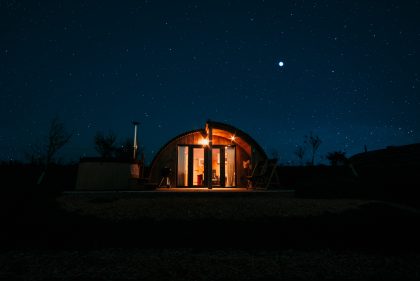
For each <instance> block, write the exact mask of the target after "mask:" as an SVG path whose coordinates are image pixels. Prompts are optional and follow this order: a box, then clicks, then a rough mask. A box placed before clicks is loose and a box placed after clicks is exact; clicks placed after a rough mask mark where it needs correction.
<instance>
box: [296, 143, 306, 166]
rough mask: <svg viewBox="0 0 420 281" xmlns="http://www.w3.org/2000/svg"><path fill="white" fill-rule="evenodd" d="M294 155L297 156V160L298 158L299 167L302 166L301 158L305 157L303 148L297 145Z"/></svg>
mask: <svg viewBox="0 0 420 281" xmlns="http://www.w3.org/2000/svg"><path fill="white" fill-rule="evenodd" d="M294 153H295V155H296V156H297V158H299V161H300V165H303V157H304V156H305V148H304V147H303V146H301V145H298V146H297V147H296V150H295V151H294Z"/></svg>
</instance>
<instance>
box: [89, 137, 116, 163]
mask: <svg viewBox="0 0 420 281" xmlns="http://www.w3.org/2000/svg"><path fill="white" fill-rule="evenodd" d="M94 141H95V150H96V151H97V152H98V153H99V155H101V157H103V158H112V157H114V155H115V152H116V150H117V147H116V144H115V142H116V141H117V136H116V135H115V134H114V133H113V132H109V133H108V135H104V134H103V133H102V132H96V134H95V138H94Z"/></svg>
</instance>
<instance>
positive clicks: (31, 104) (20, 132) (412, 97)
mask: <svg viewBox="0 0 420 281" xmlns="http://www.w3.org/2000/svg"><path fill="white" fill-rule="evenodd" d="M418 11H420V2H418V1H410V3H400V2H399V1H389V2H387V3H366V2H364V1H351V2H348V3H347V2H346V3H329V2H281V3H280V2H278V1H229V2H223V1H220V2H219V1H212V2H211V3H207V2H206V3H202V2H196V1H183V2H182V3H174V2H173V1H142V2H137V1H130V2H127V3H125V4H124V5H112V4H109V3H103V2H101V1H89V2H88V3H85V2H82V1H72V2H64V3H57V2H56V1H43V2H40V3H19V2H17V1H3V2H1V3H0V28H1V35H2V40H1V41H0V93H1V94H0V95H1V103H0V104H1V105H0V120H1V129H0V159H1V160H6V161H7V160H12V159H17V160H24V152H25V151H29V150H30V147H31V146H32V145H35V144H38V143H40V142H41V141H42V137H43V136H44V135H46V134H47V131H48V125H49V122H50V121H51V120H52V118H53V117H54V116H56V115H58V116H59V117H60V118H61V120H62V121H63V122H64V123H65V125H66V128H68V130H70V131H71V130H73V131H74V136H73V138H72V140H71V142H70V143H69V144H68V145H66V146H65V147H64V148H63V150H62V151H61V153H60V155H61V156H62V157H64V158H65V159H66V160H73V161H77V160H78V159H79V157H81V156H95V155H97V153H96V152H95V150H94V142H93V138H94V135H95V133H96V132H97V131H102V132H104V133H107V132H109V131H113V132H115V133H116V135H117V136H118V140H119V141H120V142H122V141H124V140H125V139H126V138H132V136H133V126H132V124H131V121H132V120H137V121H139V122H141V125H140V129H139V144H140V146H144V147H145V151H146V161H147V162H149V161H151V159H152V157H153V155H154V153H156V152H157V151H158V150H159V149H160V147H161V146H162V145H164V144H165V143H166V142H167V141H168V140H170V139H171V138H173V137H174V136H177V135H179V134H181V133H183V132H185V131H189V130H193V129H198V128H202V127H203V126H204V124H205V122H206V120H207V119H211V120H215V121H220V122H225V123H228V124H231V125H233V126H235V127H237V128H239V129H241V130H243V131H244V132H246V133H248V134H249V135H250V136H252V137H253V138H254V139H255V140H256V141H257V142H258V143H259V144H260V145H261V146H262V147H263V148H264V149H265V150H266V152H267V154H268V155H269V156H270V154H271V153H272V151H273V150H276V151H277V153H278V154H279V156H280V162H281V163H282V164H286V163H287V162H288V161H293V162H294V163H295V164H297V163H298V160H297V157H296V156H294V154H293V152H294V150H295V148H296V145H301V144H303V142H304V136H305V135H308V134H309V133H310V132H313V133H314V134H316V135H318V136H319V137H320V138H321V140H322V144H321V146H320V148H319V152H318V154H317V161H316V162H317V163H319V162H320V161H323V163H327V161H326V160H325V159H324V160H322V159H321V157H322V156H325V154H326V153H328V152H331V151H346V153H347V156H351V155H354V154H356V153H359V152H362V151H364V146H365V145H366V146H367V148H368V150H375V149H381V148H386V147H387V146H391V145H405V144H412V143H419V142H420V138H419V129H420V123H419V122H420V121H419V120H420V111H419V110H418V108H419V105H420V93H419V91H418V89H419V87H420V85H419V82H420V72H419V71H418V65H419V63H420V59H419V56H420V54H419V53H418V50H419V46H420V21H419V20H418V19H417V15H418ZM280 62H281V63H280Z"/></svg>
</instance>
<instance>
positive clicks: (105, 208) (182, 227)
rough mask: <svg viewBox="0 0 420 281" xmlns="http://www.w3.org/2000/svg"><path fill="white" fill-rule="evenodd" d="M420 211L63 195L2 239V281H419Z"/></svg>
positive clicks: (371, 204)
mask: <svg viewBox="0 0 420 281" xmlns="http://www.w3.org/2000/svg"><path fill="white" fill-rule="evenodd" d="M419 218H420V215H419V212H418V211H417V210H416V209H412V208H408V207H404V206H400V205H397V204H391V203H387V202H382V201H372V200H353V199H352V200H344V199H340V200H335V199H299V198H282V197H281V196H277V195H275V194H274V195H273V194H266V195H264V194H259V195H256V196H252V195H249V194H248V195H226V194H224V195H220V196H219V195H214V194H213V195H208V194H207V195H162V196H161V195H150V194H149V195H142V194H129V193H125V194H122V193H101V194H99V193H98V194H64V195H62V196H60V197H58V198H57V199H56V200H55V201H54V203H53V204H52V205H49V206H47V207H45V206H44V205H43V203H39V204H38V205H36V204H35V205H34V206H33V207H30V208H29V207H28V210H27V211H25V212H22V213H20V214H19V215H17V216H16V218H15V219H13V221H10V222H7V225H6V228H5V229H7V230H8V231H3V232H2V233H0V236H1V237H0V238H1V242H0V246H1V250H0V280H75V279H77V280H336V279H340V280H419V277H420V245H419V243H418V237H420V230H418V229H417V227H416V225H418V222H419V221H420V220H419Z"/></svg>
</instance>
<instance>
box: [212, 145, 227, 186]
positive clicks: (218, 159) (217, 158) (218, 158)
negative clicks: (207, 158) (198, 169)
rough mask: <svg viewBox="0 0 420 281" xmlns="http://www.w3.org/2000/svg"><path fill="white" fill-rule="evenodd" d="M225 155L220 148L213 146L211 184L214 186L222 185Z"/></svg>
mask: <svg viewBox="0 0 420 281" xmlns="http://www.w3.org/2000/svg"><path fill="white" fill-rule="evenodd" d="M223 158H224V157H223V155H222V154H221V149H220V148H213V150H212V159H211V168H212V173H211V185H212V186H221V178H222V177H221V174H220V171H221V169H220V167H221V164H222V161H223Z"/></svg>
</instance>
